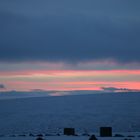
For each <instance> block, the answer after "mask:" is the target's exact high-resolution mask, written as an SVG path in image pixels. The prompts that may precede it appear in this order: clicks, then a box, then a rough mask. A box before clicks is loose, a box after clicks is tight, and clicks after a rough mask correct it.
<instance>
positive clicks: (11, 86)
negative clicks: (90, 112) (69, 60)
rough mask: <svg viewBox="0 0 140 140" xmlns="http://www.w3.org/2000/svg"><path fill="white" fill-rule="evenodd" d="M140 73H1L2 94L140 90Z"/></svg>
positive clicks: (85, 71) (128, 71) (52, 71)
mask: <svg viewBox="0 0 140 140" xmlns="http://www.w3.org/2000/svg"><path fill="white" fill-rule="evenodd" d="M139 77H140V70H46V71H44V70H41V71H15V72H0V83H2V84H4V85H6V87H7V88H6V89H4V90H23V91H25V90H33V89H42V90H61V91H65V90H100V89H101V87H117V88H129V89H139V90H140V78H139Z"/></svg>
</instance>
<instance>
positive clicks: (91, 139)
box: [89, 135, 98, 140]
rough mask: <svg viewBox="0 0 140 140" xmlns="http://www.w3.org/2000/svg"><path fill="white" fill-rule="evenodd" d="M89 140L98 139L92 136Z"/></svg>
mask: <svg viewBox="0 0 140 140" xmlns="http://www.w3.org/2000/svg"><path fill="white" fill-rule="evenodd" d="M89 140H98V139H97V138H96V137H95V135H92V136H91V137H90V138H89Z"/></svg>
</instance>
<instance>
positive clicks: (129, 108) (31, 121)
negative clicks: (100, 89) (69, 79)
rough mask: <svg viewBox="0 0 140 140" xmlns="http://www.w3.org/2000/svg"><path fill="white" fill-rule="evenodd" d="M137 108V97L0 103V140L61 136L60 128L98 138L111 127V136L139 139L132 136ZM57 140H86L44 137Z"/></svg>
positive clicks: (138, 123) (139, 114)
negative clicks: (68, 128)
mask: <svg viewBox="0 0 140 140" xmlns="http://www.w3.org/2000/svg"><path fill="white" fill-rule="evenodd" d="M139 107H140V94H139V93H123V94H122V93H114V94H105V93H104V94H94V95H77V96H76V95H75V96H61V97H34V98H31V97H30V98H17V99H2V100H0V135H4V137H2V136H0V140H17V139H18V140H24V139H25V140H26V139H28V140H35V137H21V136H19V135H23V134H25V135H26V136H27V135H28V134H30V133H32V134H35V135H37V134H40V133H41V134H44V135H45V134H57V133H59V134H62V133H63V128H64V127H73V128H75V129H76V133H77V134H79V135H82V134H83V133H90V134H92V133H95V132H96V133H97V135H99V128H100V127H101V126H111V127H112V128H113V132H114V133H122V132H127V133H128V135H134V136H135V137H134V138H131V139H134V140H135V139H139V138H140V137H138V135H139V133H134V132H140V109H139ZM131 132H132V134H131ZM10 135H16V136H17V137H10ZM128 135H125V136H128ZM60 138H61V140H63V139H68V140H69V139H73V140H78V139H80V140H81V139H83V140H88V138H89V137H82V136H79V137H72V138H71V137H65V136H57V137H54V136H50V137H46V139H47V140H51V139H52V140H55V139H56V140H57V139H58V140H59V139H60ZM98 139H99V140H100V139H101V140H102V139H106V138H100V137H99V138H98ZM107 139H110V138H107ZM111 139H112V138H111ZM113 139H116V140H117V139H120V140H122V139H124V138H113Z"/></svg>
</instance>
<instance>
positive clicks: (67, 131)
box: [64, 128, 75, 136]
mask: <svg viewBox="0 0 140 140" xmlns="http://www.w3.org/2000/svg"><path fill="white" fill-rule="evenodd" d="M64 135H68V136H69V135H72V136H74V135H75V129H74V128H64Z"/></svg>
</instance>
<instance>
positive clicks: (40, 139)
mask: <svg viewBox="0 0 140 140" xmlns="http://www.w3.org/2000/svg"><path fill="white" fill-rule="evenodd" d="M36 140H44V139H43V138H41V137H38V138H37V139H36Z"/></svg>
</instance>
